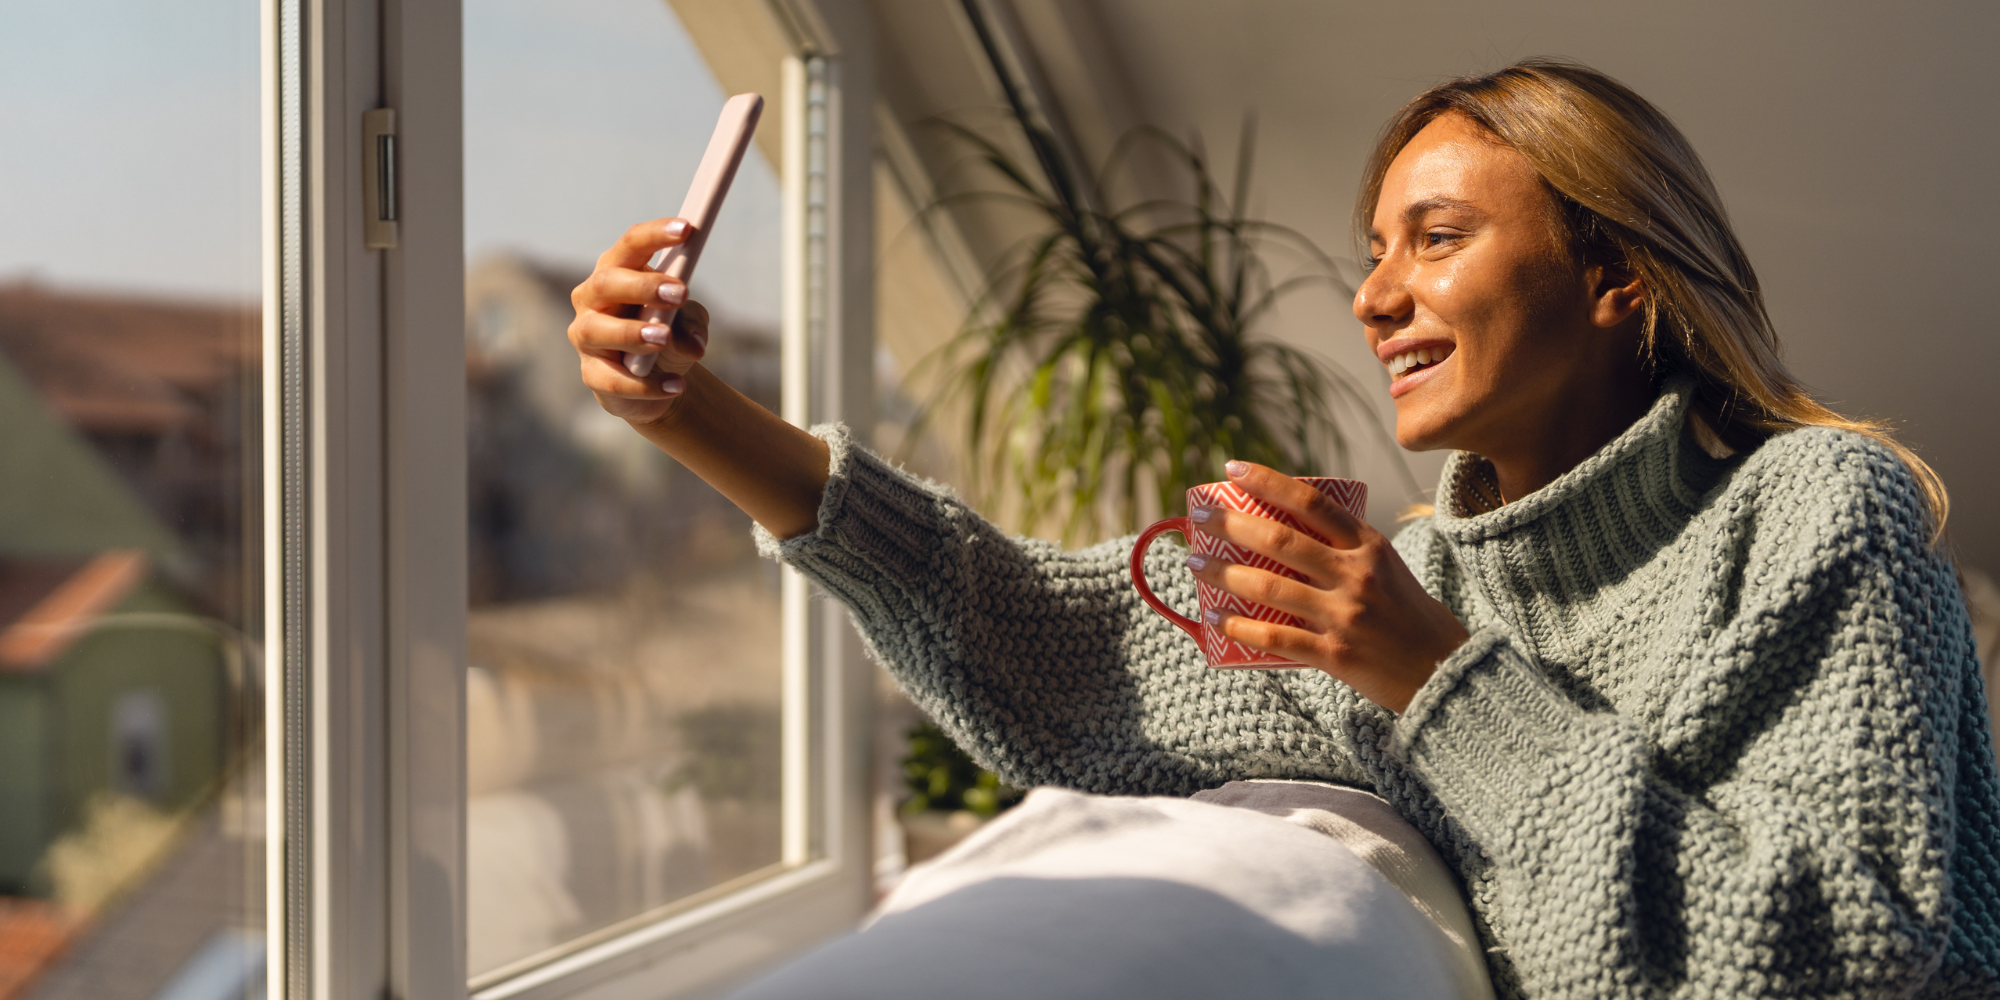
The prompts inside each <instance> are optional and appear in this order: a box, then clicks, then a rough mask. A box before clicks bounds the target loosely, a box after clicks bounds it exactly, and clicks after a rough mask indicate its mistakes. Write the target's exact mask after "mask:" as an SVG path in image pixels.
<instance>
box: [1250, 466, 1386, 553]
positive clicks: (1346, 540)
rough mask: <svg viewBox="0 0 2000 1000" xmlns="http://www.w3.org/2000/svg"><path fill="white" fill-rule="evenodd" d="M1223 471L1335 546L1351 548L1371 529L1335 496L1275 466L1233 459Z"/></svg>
mask: <svg viewBox="0 0 2000 1000" xmlns="http://www.w3.org/2000/svg"><path fill="white" fill-rule="evenodd" d="M1224 470H1225V471H1226V472H1228V474H1229V478H1230V480H1231V481H1232V482H1234V483H1235V484H1236V485H1238V486H1241V487H1243V489H1244V490H1245V491H1246V492H1248V493H1249V494H1250V495H1251V496H1254V497H1256V498H1257V499H1259V500H1262V501H1264V502H1265V503H1268V504H1270V505H1271V506H1273V507H1276V508H1278V509H1279V510H1282V511H1284V512H1286V513H1288V514H1290V515H1292V516H1293V517H1296V518H1298V519H1299V523H1300V524H1303V525H1305V526H1306V528H1307V529H1309V530H1311V531H1313V532H1314V533H1316V534H1318V535H1319V536H1321V537H1322V538H1325V539H1326V540H1327V541H1328V542H1330V543H1332V544H1333V546H1334V547H1335V548H1342V549H1351V548H1353V547H1355V546H1356V545H1359V544H1361V539H1362V537H1363V536H1364V535H1365V534H1366V533H1367V531H1368V526H1367V524H1366V523H1365V522H1363V521H1362V520H1361V519H1360V518H1358V517H1355V516H1354V515H1353V514H1351V513H1348V511H1347V508H1345V507H1342V506H1341V505H1340V504H1338V503H1336V502H1335V501H1334V500H1333V498H1331V497H1329V496H1327V495H1326V494H1324V493H1321V492H1320V491H1318V490H1316V489H1313V488H1312V487H1311V486H1310V485H1308V484H1306V483H1302V482H1300V481H1298V480H1297V479H1294V478H1292V477H1291V476H1287V475H1285V474H1284V473H1282V472H1279V471H1277V470H1276V469H1272V468H1269V467H1266V466H1262V465H1258V464H1256V463H1255V462H1230V463H1228V465H1226V466H1225V467H1224Z"/></svg>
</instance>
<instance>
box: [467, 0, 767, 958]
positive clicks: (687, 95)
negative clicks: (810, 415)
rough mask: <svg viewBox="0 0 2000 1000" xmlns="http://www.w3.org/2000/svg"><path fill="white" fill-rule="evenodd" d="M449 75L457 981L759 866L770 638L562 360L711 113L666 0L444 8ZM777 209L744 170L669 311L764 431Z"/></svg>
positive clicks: (705, 75) (678, 496)
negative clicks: (462, 390) (459, 593)
mask: <svg viewBox="0 0 2000 1000" xmlns="http://www.w3.org/2000/svg"><path fill="white" fill-rule="evenodd" d="M465 67H466V69H465V74H466V77H465V150H466V166H465V171H466V174H465V198H466V247H467V256H468V259H467V281H466V320H467V323H466V326H467V336H468V343H467V345H466V356H467V378H468V380H469V382H468V398H469V406H470V410H469V413H468V424H469V437H470V439H469V441H468V444H467V446H468V448H469V455H470V493H471V495H470V497H469V498H468V502H469V503H470V505H471V506H470V510H469V521H470V525H471V539H470V543H471V544H470V553H471V561H472V564H471V567H470V570H471V600H472V607H471V609H470V618H469V638H470V643H471V654H472V667H471V676H470V678H469V680H468V712H469V714H468V719H467V727H468V734H467V735H468V740H469V746H468V758H469V768H470V796H471V797H470V801H469V803H468V814H467V815H468V855H467V864H468V875H467V878H468V894H469V900H468V903H469V907H468V913H469V927H468V930H469V937H470V941H469V954H468V967H469V970H470V972H471V974H472V975H473V976H475V977H479V976H481V975H482V974H491V973H493V972H494V971H495V970H499V969H502V968H503V967H506V966H508V965H510V964H512V963H518V962H521V961H523V960H527V959H532V958H533V957H534V956H536V955H538V954H542V953H545V952H547V951H548V950H549V949H551V948H556V947H559V946H561V945H563V944H564V943H565V942H571V941H574V940H576V939H578V938H579V937H582V936H585V935H589V934H591V933H592V932H596V931H602V930H604V929H605V928H608V927H611V926H613V925H615V924H618V923H620V922H621V921H625V920H629V919H631V918H634V917H636V916H639V915H642V914H645V913H646V912H648V911H650V910H654V909H656V908H659V907H661V906H665V905H668V904H671V903H673V902H675V901H676V900H682V899H685V898H687V897H688V896H690V895H691V894H694V893H697V892H700V891H702V890H704V889H707V888H710V887H712V886H716V885H718V884H720V883H723V882H725V881H728V880H731V879H734V878H738V877H741V876H744V875H747V874H749V873H752V872H755V871H758V870H760V869H764V868H767V867H769V866H772V865H775V864H776V863H778V861H779V857H780V831H781V826H780V815H779V787H780V754H779V691H780V688H779V662H780V624H779V597H778V576H777V570H776V568H775V567H774V566H773V565H771V564H769V563H768V562H766V561H764V560H762V559H759V558H758V557H757V555H756V553H755V551H754V549H753V548H752V544H751V538H750V524H749V521H748V519H747V518H745V517H744V516H743V515H742V514H740V513H739V512H738V511H737V510H736V509H735V508H734V507H733V506H731V505H730V504H729V503H728V502H727V501H725V500H723V499H722V497H721V496H719V495H718V494H716V493H715V492H713V491H712V490H710V489H708V487H707V486H705V485H703V484H702V483H701V482H700V481H699V480H698V479H696V478H695V477H694V476H693V475H691V474H690V473H688V472H687V471H686V470H684V469H682V468H680V467H678V466H676V465H675V464H674V463H673V462H671V461H670V460H668V459H667V458H666V457H665V456H664V455H662V454H660V453H659V452H658V451H657V450H656V449H654V448H653V447H652V446H651V445H650V444H648V443H646V442H645V441H644V440H642V439H641V438H639V436H638V435H636V434H634V433H633V432H632V431H631V430H630V429H629V428H627V427H626V426H625V425H624V423H623V422H621V421H619V420H617V419H615V418H612V417H610V416H608V415H606V414H605V413H604V412H603V411H602V410H601V409H599V408H598V406H597V404H596V402H595V401H594V399H593V398H592V397H591V395H590V393H589V392H588V391H587V390H586V389H585V388H584V387H583V385H582V383H581V382H580V381H579V380H578V377H577V358H576V354H575V352H574V351H573V350H571V348H570V346H569V343H568V341H567V340H566V338H565V332H564V331H565V329H566V327H567V326H568V323H569V319H570V306H569V292H570V289H571V288H572V287H574V286H575V285H576V284H577V282H579V281H581V280H582V279H583V278H584V277H585V276H586V275H587V274H588V273H589V272H590V269H591V266H592V264H593V262H594V261H595V259H596V256H597V255H598V254H599V253H600V252H602V251H603V250H604V249H605V248H606V247H608V246H609V245H610V244H611V242H612V241H613V240H615V239H616V238H617V237H618V236H619V234H620V233H622V232H623V231H624V230H625V228H626V227H627V226H629V225H631V224H632V223H635V222H640V221H644V220H648V219H653V218H659V217H663V216H667V215H671V214H672V213H673V212H675V211H676V210H677V209H678V208H679V206H680V202H681V197H682V195H683V194H684V193H685V192H686V189H687V185H688V182H689V180H690V179H691V178H692V176H693V173H694V168H695V165H696V163H697V162H698V161H699V160H700V158H701V154H702V150H703V148H704V147H705V145H706V143H707V140H708V136H709V133H710V131H711V130H712V129H713V127H714V123H715V117H716V114H717V112H718V111H719V110H720V109H721V106H722V101H723V98H724V97H725V95H724V93H723V92H722V90H721V89H720V87H719V86H718V85H717V83H716V82H715V80H714V78H713V77H712V76H711V75H710V74H709V72H708V70H707V69H706V67H705V66H704V64H703V62H702V59H701V56H700V54H699V53H698V52H697V50H696V49H695V47H694V45H693V44H692V43H691V42H690V41H689V39H688V38H687V36H686V34H685V33H684V32H683V30H682V28H681V26H680V25H679V23H678V22H677V21H676V20H675V18H674V16H673V13H672V11H671V10H670V9H669V8H668V6H667V4H666V3H665V2H664V0H585V2H579V0H467V3H466V5H465ZM776 124H777V123H776V121H775V120H773V121H767V122H765V124H764V126H763V127H764V128H767V129H768V128H775V127H776ZM779 206H780V198H779V187H778V180H777V177H776V175H775V173H774V172H773V170H772V168H771V167H770V165H769V164H767V163H766V162H765V161H764V159H763V158H762V153H761V152H757V151H753V152H752V153H751V154H750V155H749V156H748V157H747V158H746V160H745V162H744V164H743V167H742V170H741V172H740V173H739V174H738V176H737V178H736V182H735V185H734V187H733V188H732V189H731V192H730V195H729V200H728V203H727V206H726V207H725V208H724V210H723V213H722V216H721V219H720V220H719V221H718V223H717V227H716V232H715V236H714V238H713V239H712V240H711V241H710V242H709V244H708V246H707V249H706V251H705V253H704V255H703V258H702V263H701V270H700V273H699V275H698V276H697V277H696V279H695V283H694V295H695V297H696V298H698V299H700V300H701V301H702V302H703V303H704V304H706V305H707V306H708V307H709V309H710V311H711V313H712V314H713V316H714V323H713V328H714V335H713V338H712V340H711V343H710V348H709V352H710V353H709V359H708V360H707V361H706V362H705V363H706V364H708V366H709V367H711V368H712V369H715V370H717V371H718V372H719V373H720V374H721V375H722V376H723V377H724V378H725V379H727V380H728V381H729V382H730V383H731V384H733V385H735V386H737V387H738V388H740V389H742V390H743V391H745V392H746V393H748V394H749V395H751V396H752V397H754V398H757V399H758V400H759V401H761V402H763V403H765V404H766V405H768V406H772V407H775V406H776V405H777V402H778V399H777V397H778V323H779V293H778V284H779V268H778V252H779V250H778V248H779Z"/></svg>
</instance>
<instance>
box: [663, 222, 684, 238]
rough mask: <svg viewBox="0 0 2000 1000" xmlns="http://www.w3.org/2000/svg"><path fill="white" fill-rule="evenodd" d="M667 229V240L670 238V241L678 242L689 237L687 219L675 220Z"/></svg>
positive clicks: (668, 224)
mask: <svg viewBox="0 0 2000 1000" xmlns="http://www.w3.org/2000/svg"><path fill="white" fill-rule="evenodd" d="M666 229H667V238H668V239H672V240H677V239H680V238H681V237H683V236H686V235H687V231H688V224H687V220H686V219H675V220H673V221H672V222H669V223H667V226H666Z"/></svg>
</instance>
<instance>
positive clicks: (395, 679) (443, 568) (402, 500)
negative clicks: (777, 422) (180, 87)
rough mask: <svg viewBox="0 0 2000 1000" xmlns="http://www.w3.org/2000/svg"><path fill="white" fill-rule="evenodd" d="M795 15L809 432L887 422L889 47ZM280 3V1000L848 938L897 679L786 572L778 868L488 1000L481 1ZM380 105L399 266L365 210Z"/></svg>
mask: <svg viewBox="0 0 2000 1000" xmlns="http://www.w3.org/2000/svg"><path fill="white" fill-rule="evenodd" d="M660 2H665V0H660ZM769 2H771V3H773V4H774V5H779V6H777V7H775V8H774V10H775V12H776V13H777V14H779V15H781V19H782V21H783V22H784V23H785V24H786V25H787V26H788V27H789V28H791V29H792V31H793V32H794V34H795V35H796V36H797V42H798V45H797V46H796V47H797V49H798V50H799V51H798V54H797V55H796V56H795V57H794V58H792V59H790V60H788V62H787V65H786V67H785V71H784V79H785V87H786V91H787V92H786V94H785V95H784V98H785V99H783V100H781V101H780V102H779V103H780V104H781V106H782V107H783V108H784V114H783V116H782V117H783V127H784V129H785V131H786V142H785V150H786V153H785V169H784V171H783V175H784V183H785V203H786V223H785V234H786V235H785V242H784V255H785V289H786V293H785V294H786V302H785V314H786V321H785V332H784V348H783V350H784V370H785V378H784V404H783V410H784V416H785V417H786V418H787V419H789V420H792V421H793V422H795V423H798V424H801V425H804V424H809V423H815V422H820V421H826V420H843V419H845V420H850V421H852V422H854V423H855V424H857V425H858V426H859V427H861V428H864V429H870V428H872V426H873V419H874V418H873V413H874V400H873V374H872V359H873V353H874V344H873V329H874V326H873V299H872V295H873V278H872V274H871V270H870V265H871V263H872V260H873V238H874V234H873V232H872V222H873V218H874V215H873V205H872V201H871V199H872V194H873V188H872V184H871V183H870V172H869V171H870V163H871V150H872V148H873V134H872V130H873V117H872V115H870V114H869V113H868V110H869V109H870V108H871V107H872V106H873V80H872V57H873V52H872V46H871V38H872V33H873V28H872V25H871V24H870V23H869V21H868V20H867V18H868V12H867V10H866V8H865V7H864V6H863V5H861V4H860V3H858V2H852V0H827V2H824V3H815V2H812V0H769ZM263 6H264V39H265V56H264V73H265V87H264V89H265V93H266V100H265V111H264V119H265V129H266V133H265V134H266V137H267V139H266V142H265V144H264V145H265V147H266V153H265V171H264V173H265V219H266V223H265V248H266V252H265V259H266V264H265V301H266V302H267V303H269V304H270V305H269V306H268V307H267V309H266V322H265V344H264V346H265V351H264V357H265V361H264V385H265V396H264V403H265V406H264V413H265V435H264V438H265V441H266V452H265V483H264V489H265V498H266V500H265V525H266V529H265V530H266V539H265V541H266V544H265V570H266V573H265V578H266V581H267V582H266V594H265V601H266V611H267V621H268V622H269V623H270V624H269V629H268V631H269V636H268V645H269V648H270V650H271V652H272V655H271V656H270V675H269V677H268V683H267V685H266V690H267V692H268V702H267V713H268V714H267V753H268V758H267V759H268V761H269V764H268V766H267V768H266V771H267V774H268V775H269V778H268V781H269V785H268V788H267V801H268V802H269V804H270V815H269V818H268V833H269V839H268V841H267V843H268V847H269V850H268V861H267V874H268V876H269V879H268V886H267V892H268V921H269V935H270V936H269V942H270V949H271V961H270V966H269V968H270V982H269V995H270V996H271V997H273V998H286V1000H380V998H383V997H390V998H396V1000H417V998H424V1000H433V998H435V1000H444V998H453V1000H456V998H463V997H466V996H468V995H469V994H470V995H476V996H477V997H479V998H480V1000H517V998H518V1000H541V998H550V997H565V998H571V997H577V998H591V1000H599V998H602V1000H610V998H625V997H633V998H639V997H644V998H648V1000H653V998H666V997H678V996H695V995H704V994H711V993H713V992H715V991H717V990H720V989H722V988H725V987H726V986H727V985H729V984H732V983H734V982H737V981H739V980H741V979H742V978H744V977H745V976H747V975H750V974H753V973H754V972H756V971H757V970H759V969H762V968H764V967H767V966H768V965H770V964H771V963H773V962H775V961H777V960H779V959H781V958H783V957H784V956H786V955H789V954H791V953H794V952H796V951H798V950H802V949H803V948H805V947H807V946H810V945H811V944H813V943H815V942H817V941H819V940H821V939H823V938H824V937H825V936H827V935H828V934H831V933H835V932H837V931H839V930H843V929H846V928H848V927H851V926H853V923H854V921H855V919H856V918H857V917H858V916H859V915H860V914H861V912H862V911H863V910H864V909H865V908H866V906H867V904H868V900H869V893H870V887H871V878H870V867H871V858H870V854H871V852H870V850H869V845H870V843H871V838H870V829H869V821H870V815H869V809H868V791H869V789H868V768H867V763H868V753H869V745H870V729H869V716H870V707H871V704H872V693H873V669H874V668H873V667H872V666H871V665H870V664H869V663H868V662H867V659H866V657H865V655H864V653H863V651H862V649H861V646H860V642H859V640H858V638H857V637H856V636H855V635H854V633H853V630H852V627H851V626H850V624H849V623H848V621H847V618H846V616H845V615H843V614H839V613H838V612H837V611H836V610H835V609H833V608H831V607H830V606H829V605H828V604H827V602H824V601H819V600H813V599H811V598H810V596H809V594H808V587H807V585H806V583H805V582H804V581H803V579H801V578H800V577H798V576H797V574H795V573H792V572H791V571H790V570H786V571H785V576H784V583H783V587H782V592H783V595H784V598H783V599H784V602H785V606H784V622H785V668H784V678H785V679H784V691H785V711H784V726H783V731H784V734H785V740H786V744H785V754H784V757H785V760H786V782H785V786H784V795H785V804H786V809H785V815H786V817H787V819H786V830H785V836H784V840H783V844H784V858H785V861H786V866H785V868H784V870H783V871H782V872H780V873H778V874H776V875H774V876H772V877H770V878H767V879H763V880H761V881H756V882H754V883H752V884H749V885H746V886H741V887H736V888H734V889H733V891H725V892H722V893H720V894H719V895H716V896H714V897H698V898H697V899H696V900H693V901H690V902H689V903H687V904H685V905H683V906H682V907H681V908H679V909H677V910H670V911H666V912H662V913H660V914H656V915H654V916H656V918H657V919H655V920H653V922H650V923H646V924H644V925H643V926H638V927H635V928H633V929H630V930H629V931H627V932H625V933H622V934H619V935H618V936H616V937H612V938H610V939H608V940H598V941H594V942H592V943H590V944H589V945H588V946H586V947H582V948H580V949H578V950H575V951H573V952H570V953H567V954H564V955H562V956H561V957H559V958H556V959H553V960H551V961H549V962H547V963H546V964H543V965H540V966H537V967H535V968H532V969H529V970H526V971H523V972H520V973H518V974H515V975H512V976H511V977H509V978H506V979H504V980H502V981H499V982H494V983H482V984H481V988H480V989H479V990H478V991H477V992H476V994H474V993H472V992H471V991H470V990H469V988H468V986H467V981H466V973H465V934H466V931H465V927H466V921H465V898H466V896H465V889H466V886H465V879H466V875H465V836H466V834H465V815H466V810H465V802H466V785H465V766H466V764H465V664H466V651H465V614H466V579H465V574H466V568H465V567H466V561H465V560H466V545H465V538H466V504H465V495H466V493H465V490H466V478H465V476H466V473H465V396H464V380H463V377H462V375H461V374H460V372H461V370H462V368H463V364H464V335H463V334H464V224H463V153H462V138H463V136H462V114H461V100H462V73H461V21H460V7H459V4H458V2H456V0H442V2H427V3H424V4H416V3H411V2H408V0H264V5H263ZM811 60H817V61H818V62H817V63H815V62H813V61H811ZM815 76H820V77H823V80H824V88H823V103H822V105H821V107H822V108H823V111H824V115H823V119H814V118H813V116H811V115H809V114H808V110H809V109H808V108H807V106H806V105H807V102H806V100H805V98H806V96H807V95H806V92H807V89H808V87H809V83H810V80H809V78H812V77H815ZM379 107H388V108H393V109H394V110H395V112H396V136H397V138H396V143H395V145H396V154H397V155H396V165H395V183H396V187H397V189H398V197H397V203H398V204H397V208H398V212H397V215H398V219H397V227H398V233H397V240H398V242H397V245H396V246H395V247H394V248H391V249H370V248H369V247H368V228H369V227H367V226H366V225H365V224H364V220H363V218H362V206H363V203H364V186H365V185H364V181H366V180H368V176H367V175H368V174H369V173H370V172H371V171H372V169H373V160H372V156H373V149H372V148H363V147H364V145H369V146H371V147H372V144H364V142H363V140H362V116H363V114H364V113H365V112H367V111H369V110H371V109H374V108H379ZM814 143H817V146H815V145H813V144H814ZM815 150H817V155H812V156H809V155H808V154H809V153H813V152H814V151H815ZM815 176H816V177H818V178H819V182H818V183H810V181H811V179H812V178H814V177H815Z"/></svg>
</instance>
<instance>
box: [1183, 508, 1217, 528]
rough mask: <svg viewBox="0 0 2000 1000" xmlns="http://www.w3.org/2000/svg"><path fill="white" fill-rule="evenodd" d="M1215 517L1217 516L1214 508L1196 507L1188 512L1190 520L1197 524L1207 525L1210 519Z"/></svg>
mask: <svg viewBox="0 0 2000 1000" xmlns="http://www.w3.org/2000/svg"><path fill="white" fill-rule="evenodd" d="M1213 516H1215V508H1213V507H1196V508H1195V509H1193V510H1191V511H1188V520H1190V521H1193V522H1194V523H1196V524H1207V523H1208V519H1209V518H1211V517H1213Z"/></svg>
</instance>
